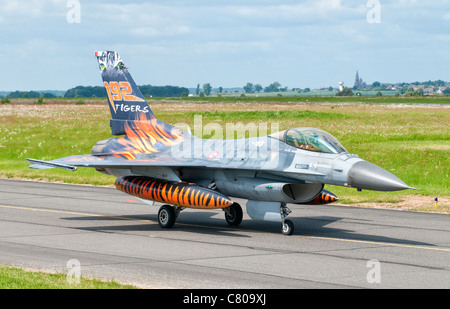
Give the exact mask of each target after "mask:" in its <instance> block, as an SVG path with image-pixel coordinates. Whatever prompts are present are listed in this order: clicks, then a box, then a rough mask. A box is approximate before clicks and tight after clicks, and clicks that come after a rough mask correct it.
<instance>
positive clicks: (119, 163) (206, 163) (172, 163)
mask: <svg viewBox="0 0 450 309" xmlns="http://www.w3.org/2000/svg"><path fill="white" fill-rule="evenodd" d="M27 162H29V163H33V165H31V166H30V168H36V169H47V168H62V169H67V170H72V171H76V170H77V167H93V168H131V167H151V166H154V167H160V166H163V167H195V168H216V169H243V170H252V171H264V172H268V173H270V172H282V171H283V172H284V173H286V172H287V173H289V171H287V170H286V169H285V168H284V167H281V166H274V165H273V164H271V163H270V162H266V163H262V164H261V163H258V162H257V160H248V161H247V160H242V159H235V158H231V159H220V160H216V159H208V158H175V157H173V156H161V155H159V156H158V157H154V158H145V159H134V160H126V159H120V158H117V157H114V156H98V155H75V156H70V157H65V158H60V159H55V160H51V161H42V160H36V159H27ZM289 174H291V173H289ZM294 174H304V175H308V176H324V174H321V173H317V172H313V171H308V170H304V171H295V173H294Z"/></svg>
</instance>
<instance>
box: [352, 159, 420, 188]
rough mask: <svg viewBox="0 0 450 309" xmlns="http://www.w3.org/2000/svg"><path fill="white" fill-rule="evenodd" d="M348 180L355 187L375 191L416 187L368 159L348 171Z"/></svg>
mask: <svg viewBox="0 0 450 309" xmlns="http://www.w3.org/2000/svg"><path fill="white" fill-rule="evenodd" d="M348 182H349V184H350V185H351V186H352V187H354V188H358V189H367V190H375V191H399V190H405V189H415V188H411V187H409V186H408V185H407V184H405V183H404V182H403V181H402V180H401V179H399V178H398V177H396V176H394V175H392V174H391V173H389V172H388V171H385V170H384V169H382V168H381V167H379V166H376V165H375V164H372V163H369V162H366V161H360V162H356V163H355V164H353V166H352V167H351V168H350V170H349V172H348Z"/></svg>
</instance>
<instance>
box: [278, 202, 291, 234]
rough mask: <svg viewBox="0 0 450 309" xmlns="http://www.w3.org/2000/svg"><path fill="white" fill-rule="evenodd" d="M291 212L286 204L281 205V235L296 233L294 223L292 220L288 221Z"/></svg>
mask: <svg viewBox="0 0 450 309" xmlns="http://www.w3.org/2000/svg"><path fill="white" fill-rule="evenodd" d="M291 212H292V211H291V210H290V209H289V208H288V207H287V206H286V203H281V205H280V214H281V233H282V234H283V235H292V233H294V223H292V221H291V220H287V219H286V218H287V216H288V215H289V214H290V213H291Z"/></svg>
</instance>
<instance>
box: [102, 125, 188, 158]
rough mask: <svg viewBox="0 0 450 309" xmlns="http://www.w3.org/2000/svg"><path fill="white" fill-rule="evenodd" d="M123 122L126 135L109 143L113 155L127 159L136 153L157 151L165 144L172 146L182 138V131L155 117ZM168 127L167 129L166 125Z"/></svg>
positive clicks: (134, 156)
mask: <svg viewBox="0 0 450 309" xmlns="http://www.w3.org/2000/svg"><path fill="white" fill-rule="evenodd" d="M130 123H131V125H130V124H129V123H128V122H125V132H126V136H124V137H120V138H118V139H116V140H115V141H114V142H113V143H112V144H111V145H109V148H110V149H109V151H110V152H111V153H113V156H115V157H118V158H123V159H127V160H134V159H136V155H137V154H150V153H155V152H159V151H160V149H161V148H163V147H165V146H172V145H175V144H176V143H178V142H181V141H182V140H183V132H182V131H181V130H179V129H176V128H173V127H171V126H168V125H166V124H165V123H162V122H160V121H158V120H156V119H151V120H148V119H147V118H145V117H142V118H139V116H138V119H136V120H135V121H133V122H130ZM166 126H167V127H170V131H169V129H167V127H166Z"/></svg>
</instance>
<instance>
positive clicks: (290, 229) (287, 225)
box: [281, 220, 294, 236]
mask: <svg viewBox="0 0 450 309" xmlns="http://www.w3.org/2000/svg"><path fill="white" fill-rule="evenodd" d="M281 233H283V235H287V236H289V235H292V234H293V233H294V223H292V221H291V220H285V221H284V224H283V226H282V227H281Z"/></svg>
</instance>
